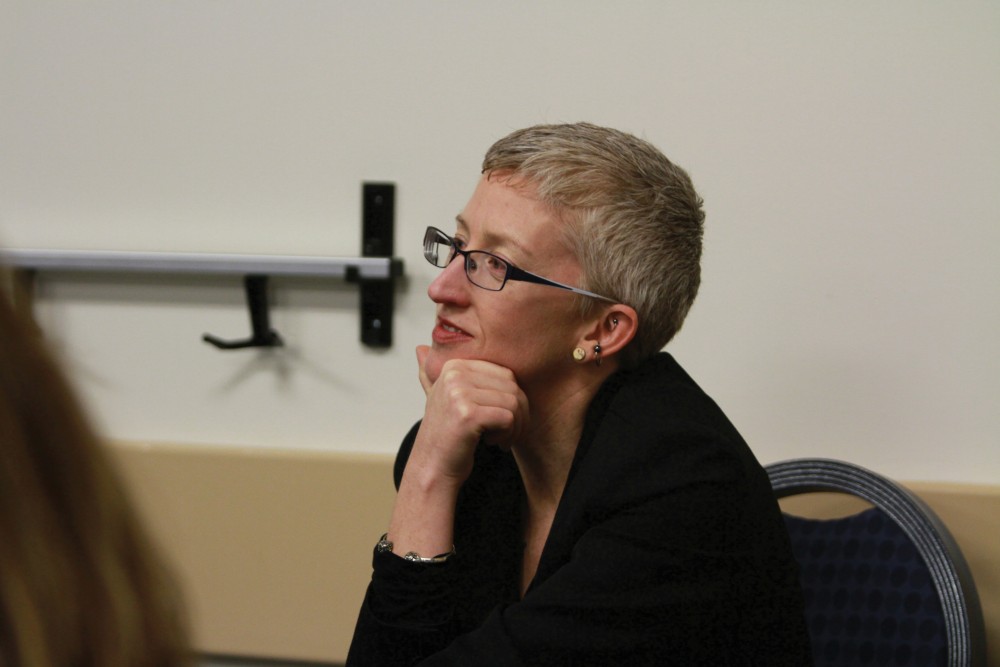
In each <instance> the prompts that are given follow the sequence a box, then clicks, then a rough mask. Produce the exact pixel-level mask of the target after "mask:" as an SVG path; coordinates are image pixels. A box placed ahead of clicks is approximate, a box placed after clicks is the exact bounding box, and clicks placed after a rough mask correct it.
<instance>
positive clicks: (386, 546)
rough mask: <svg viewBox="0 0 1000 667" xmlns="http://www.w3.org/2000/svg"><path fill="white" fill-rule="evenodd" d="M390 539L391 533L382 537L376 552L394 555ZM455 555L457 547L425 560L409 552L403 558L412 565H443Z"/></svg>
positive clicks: (376, 546) (413, 552) (415, 553)
mask: <svg viewBox="0 0 1000 667" xmlns="http://www.w3.org/2000/svg"><path fill="white" fill-rule="evenodd" d="M388 538H389V533H384V534H383V535H382V537H381V538H379V541H378V544H376V545H375V551H376V552H377V553H380V554H382V553H387V552H388V553H393V550H392V542H390V541H389V539H388ZM454 555H455V547H452V548H451V551H448V552H446V553H443V554H438V555H437V556H434V557H432V558H424V557H423V556H421V555H420V554H418V553H417V552H416V551H408V552H406V554H405V555H404V556H403V560H408V561H410V562H411V563H443V562H445V561H446V560H448V559H449V558H451V557H452V556H454Z"/></svg>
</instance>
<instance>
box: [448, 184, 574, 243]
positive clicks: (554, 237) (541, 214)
mask: <svg viewBox="0 0 1000 667" xmlns="http://www.w3.org/2000/svg"><path fill="white" fill-rule="evenodd" d="M456 220H457V222H458V229H459V231H460V232H462V233H463V234H464V235H466V236H467V241H468V242H469V243H470V244H472V245H473V246H475V247H477V248H480V249H489V248H494V249H497V250H500V249H514V250H517V251H518V252H519V253H520V255H521V256H524V257H528V258H532V259H538V260H546V259H553V260H554V259H561V258H562V257H563V256H564V255H566V254H567V253H568V252H569V244H568V243H567V242H566V235H565V230H564V229H563V222H562V220H561V217H560V216H559V214H558V212H557V211H556V210H555V209H554V208H553V207H552V206H550V205H548V204H546V203H545V202H543V201H542V200H541V199H539V197H538V195H537V190H536V188H535V186H534V185H532V184H531V183H529V182H527V181H524V180H523V179H516V178H514V179H512V178H506V177H497V176H496V175H494V176H493V177H492V178H491V177H489V176H488V175H484V176H482V177H481V178H480V179H479V182H478V184H477V185H476V190H475V192H474V193H473V194H472V197H471V198H470V199H469V202H468V203H467V204H466V206H465V208H464V209H463V211H462V212H461V213H460V214H459V215H458V216H457V218H456Z"/></svg>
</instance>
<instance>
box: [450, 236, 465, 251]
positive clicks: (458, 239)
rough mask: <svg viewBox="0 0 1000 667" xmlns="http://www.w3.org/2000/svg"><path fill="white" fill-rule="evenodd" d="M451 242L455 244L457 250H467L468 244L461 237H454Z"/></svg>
mask: <svg viewBox="0 0 1000 667" xmlns="http://www.w3.org/2000/svg"><path fill="white" fill-rule="evenodd" d="M451 240H452V241H453V242H454V243H455V247H456V248H460V249H462V250H465V246H466V245H467V242H466V240H465V239H463V238H462V237H461V236H452V237H451Z"/></svg>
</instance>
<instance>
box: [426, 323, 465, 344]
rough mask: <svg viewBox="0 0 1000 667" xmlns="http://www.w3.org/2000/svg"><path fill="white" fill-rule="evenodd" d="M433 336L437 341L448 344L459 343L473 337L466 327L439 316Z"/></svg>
mask: <svg viewBox="0 0 1000 667" xmlns="http://www.w3.org/2000/svg"><path fill="white" fill-rule="evenodd" d="M431 338H432V339H433V340H434V342H435V343H438V344H440V345H446V344H448V343H457V342H460V341H465V340H469V339H471V338H472V335H471V334H469V333H468V332H467V331H465V330H464V329H462V328H460V327H458V326H456V325H455V324H454V323H453V322H449V321H448V320H446V319H442V318H438V321H437V324H436V325H435V326H434V331H433V333H432V334H431Z"/></svg>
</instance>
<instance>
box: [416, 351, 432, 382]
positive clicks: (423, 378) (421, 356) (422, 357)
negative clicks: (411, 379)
mask: <svg viewBox="0 0 1000 667" xmlns="http://www.w3.org/2000/svg"><path fill="white" fill-rule="evenodd" d="M430 353H431V348H430V346H428V345H417V366H418V367H419V368H420V374H419V377H420V386H422V387H423V388H424V393H425V394H426V393H428V392H429V391H430V390H431V387H433V386H434V383H433V382H431V379H430V378H429V377H427V369H426V368H425V364H426V362H427V355H429V354H430Z"/></svg>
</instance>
